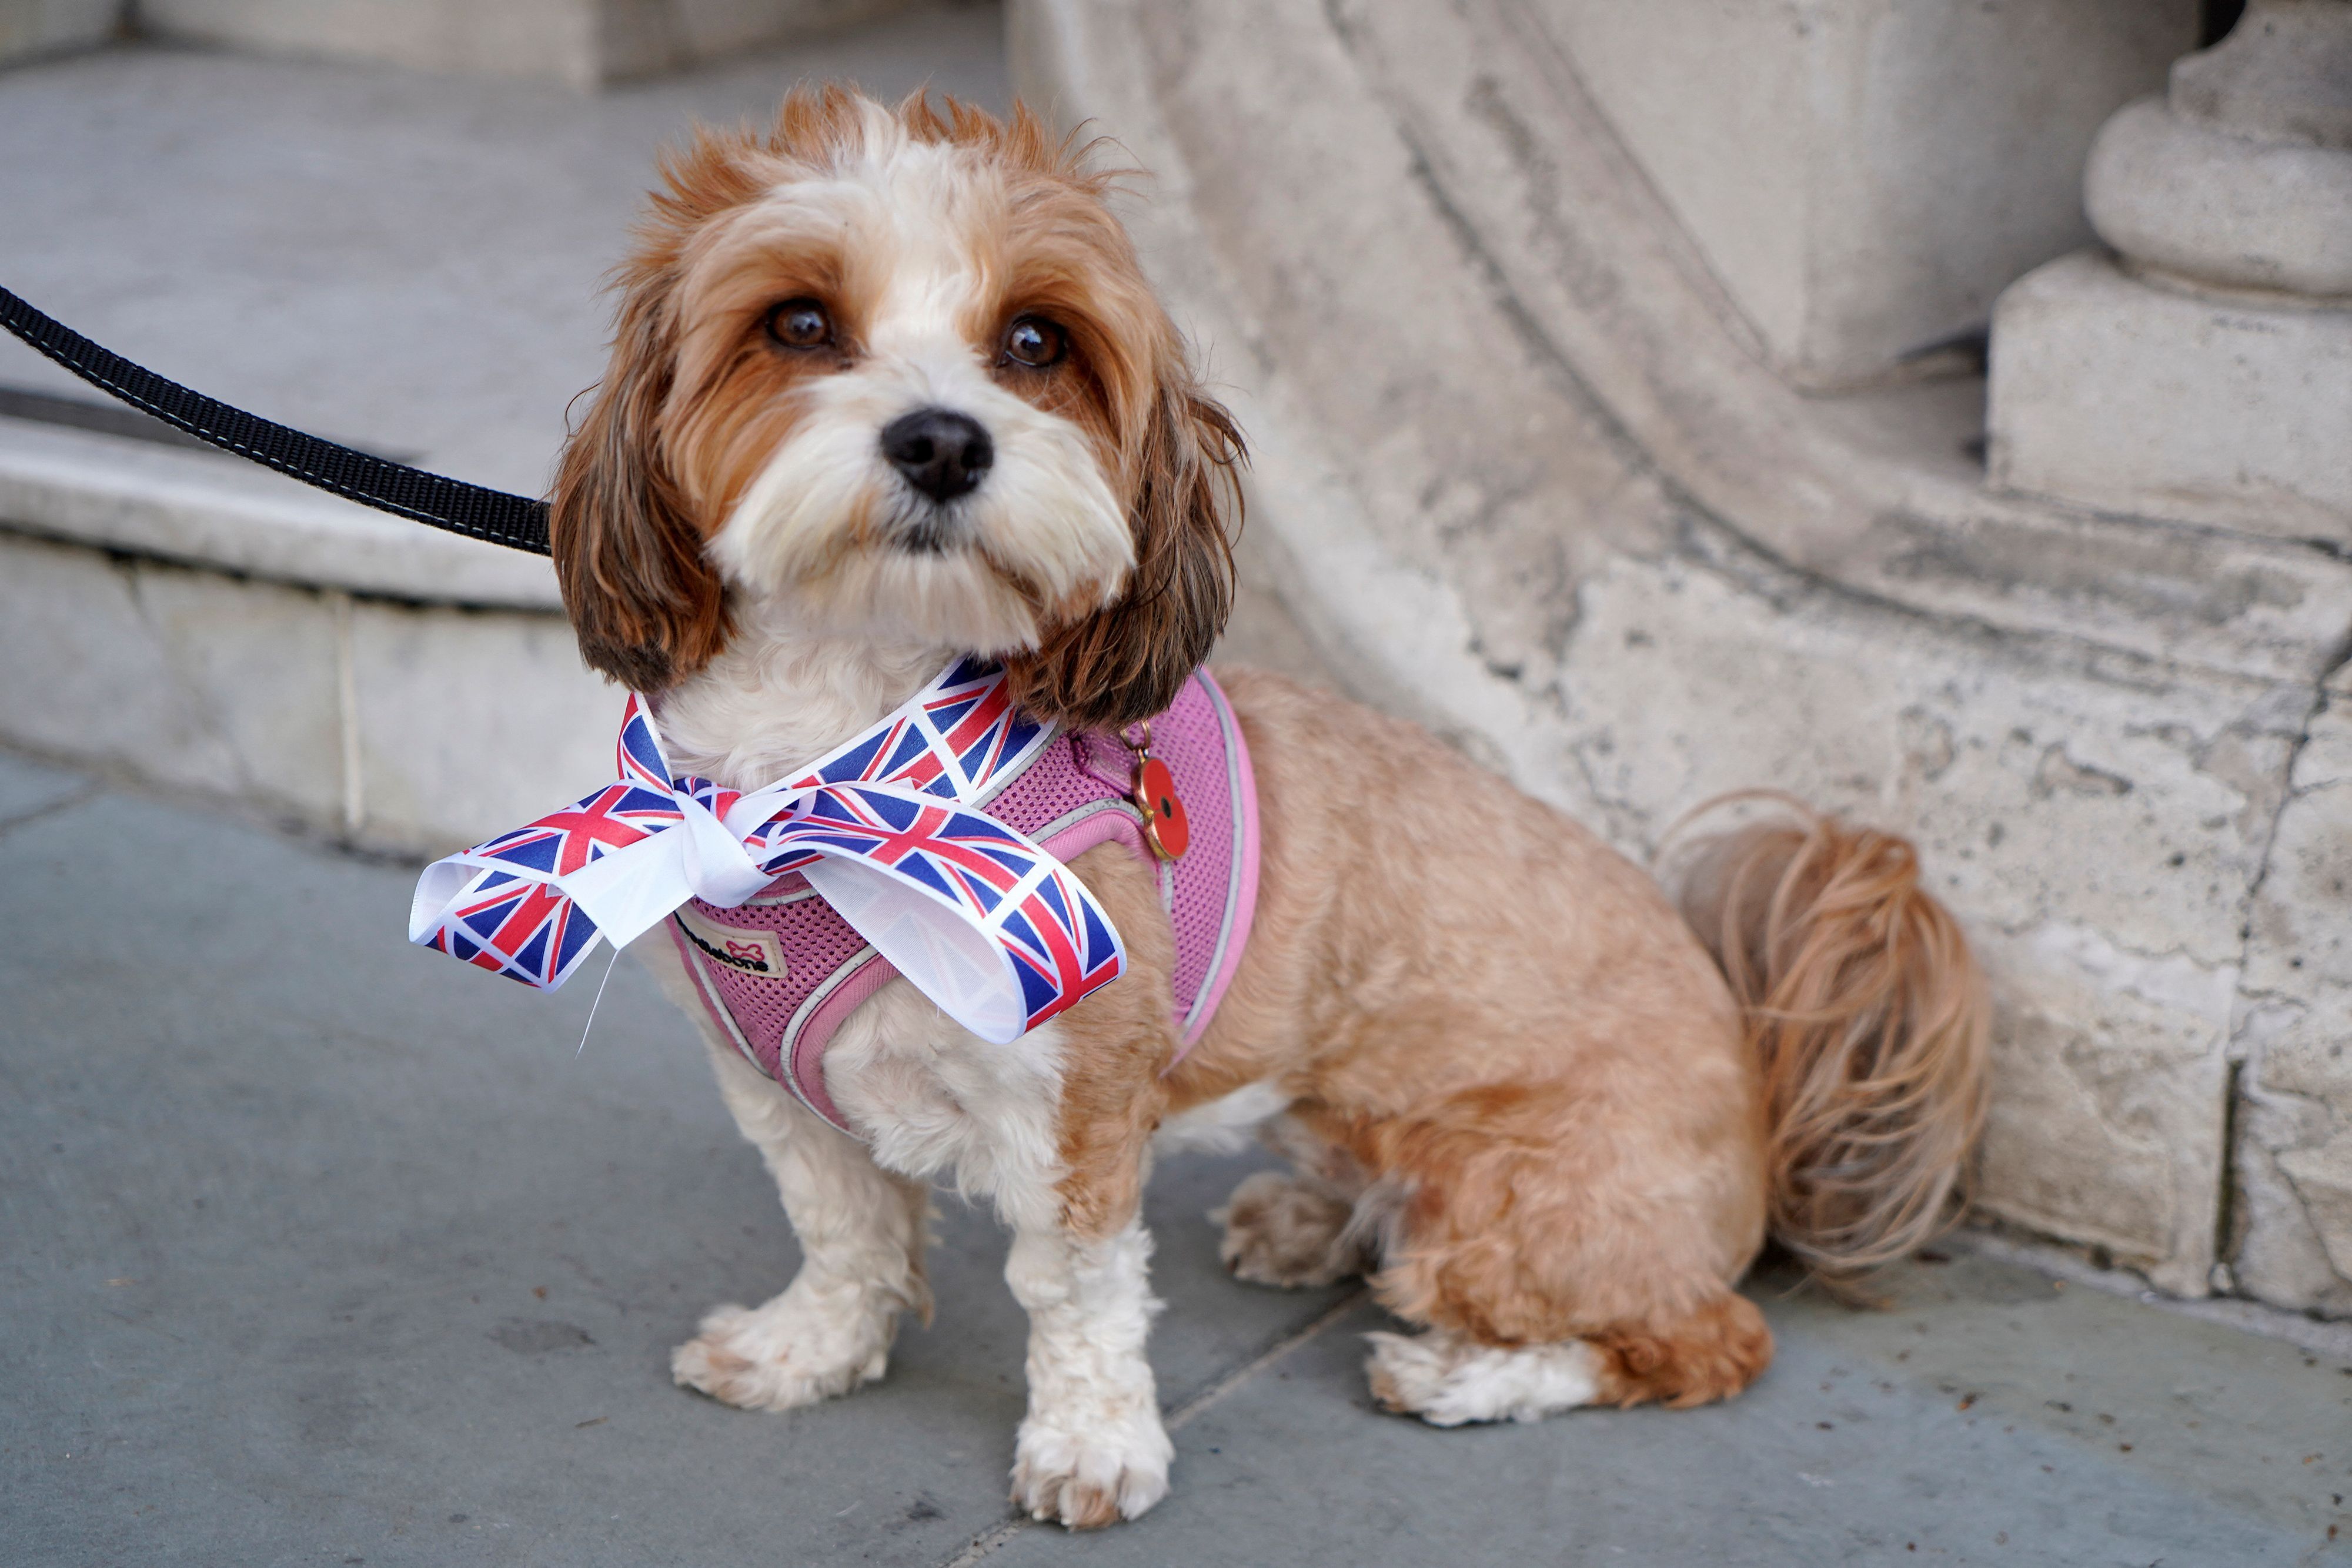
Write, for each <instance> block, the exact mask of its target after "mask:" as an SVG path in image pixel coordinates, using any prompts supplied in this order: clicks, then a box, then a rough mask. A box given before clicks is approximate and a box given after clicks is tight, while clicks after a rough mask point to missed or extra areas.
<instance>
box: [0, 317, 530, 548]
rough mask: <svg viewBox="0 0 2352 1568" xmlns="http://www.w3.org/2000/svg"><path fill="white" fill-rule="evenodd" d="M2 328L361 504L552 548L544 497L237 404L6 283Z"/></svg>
mask: <svg viewBox="0 0 2352 1568" xmlns="http://www.w3.org/2000/svg"><path fill="white" fill-rule="evenodd" d="M0 327H5V328H7V329H8V330H10V331H11V332H14V333H15V334H16V336H17V337H19V338H22V339H23V340H25V341H26V342H27V343H30V344H31V345H32V346H33V347H34V348H36V349H38V350H40V351H41V352H42V353H44V354H47V356H48V357H49V358H50V359H52V360H55V361H57V362H58V364H60V365H63V366H64V367H65V368H66V369H68V370H69V371H72V372H73V373H74V374H76V375H78V376H79V377H80V378H81V379H82V380H84V381H86V382H89V384H90V385H92V386H94V387H96V388H98V389H99V390H100V392H106V393H107V394H109V395H110V396H112V397H118V398H121V400H122V401H123V402H127V403H129V404H130V405H131V407H133V408H135V409H138V410H140V411H141V412H142V413H151V414H152V415H154V416H155V417H156V418H157V419H160V420H162V421H163V423H166V424H169V425H173V426H174V427H176V428H178V429H180V430H184V431H186V432H187V433H188V434H190V435H193V436H194V437H195V438H196V439H197V440H199V441H205V442H209V443H211V444H213V445H215V446H217V447H219V448H220V449H221V450H222V451H224V452H234V453H236V455H238V456H239V457H247V458H250V459H252V460H253V461H254V462H256V463H258V464H261V465H264V466H265V467H269V468H275V469H277V470H278V472H279V473H280V474H285V475H289V476H291V477H293V478H296V479H299V480H301V481H302V482H303V483H304V484H306V485H316V486H319V488H320V489H321V490H331V491H332V492H333V493H334V494H336V495H338V496H341V497H343V499H345V500H347V501H357V502H358V503H359V504H360V505H362V506H363V507H375V508H376V509H377V510H379V511H384V512H391V513H393V514H394V515H395V516H398V517H408V518H412V519H414V520H415V521H416V522H420V523H429V524H431V525H432V526H433V527H434V528H446V529H448V530H449V531H450V532H451V533H453V534H464V535H466V536H467V537H468V538H478V539H487V540H488V541H489V542H490V543H492V544H496V545H505V546H506V547H508V548H509V549H519V550H529V551H530V553H531V554H533V555H545V554H547V553H548V544H547V503H546V502H544V501H534V500H532V499H531V498H530V497H528V496H510V495H509V494H507V493H506V492H505V491H504V490H489V489H485V488H483V487H482V486H479V485H468V484H467V483H466V482H465V481H463V480H461V479H447V478H444V477H442V476H440V475H438V474H428V473H426V472H425V470H424V469H422V468H411V467H410V466H408V465H406V464H404V463H390V462H386V461H385V460H384V459H383V458H381V457H371V456H369V455H367V454H366V453H364V452H354V451H352V449H351V448H350V447H348V446H338V445H336V444H334V443H333V442H331V441H321V440H320V439H319V438H318V437H317V436H315V435H305V434H302V433H301V432H300V431H299V430H294V429H291V428H289V427H288V426H286V425H283V424H274V423H271V422H270V421H268V420H266V419H260V418H257V417H256V416H254V415H253V414H249V413H246V412H245V411H244V410H243V409H237V408H231V407H229V405H228V404H226V403H225V402H216V401H215V400H214V399H212V398H208V397H206V396H205V395H204V393H202V392H191V391H190V390H188V389H187V388H186V387H184V386H182V385H181V384H180V383H179V382H171V381H165V380H164V379H163V377H162V376H159V375H157V374H156V373H155V372H154V371H149V370H143V369H142V368H141V367H139V366H137V365H134V364H132V363H131V361H129V360H126V359H124V358H123V357H122V356H121V355H120V354H116V353H110V352H109V351H108V350H104V349H101V348H100V347H99V346H98V345H97V344H96V343H93V342H91V341H90V340H89V339H88V338H85V337H83V336H82V335H81V334H80V333H79V332H77V331H75V330H74V329H72V328H70V327H68V326H67V325H66V324H65V323H63V322H62V321H59V320H57V319H55V318H53V317H49V316H45V315H43V314H42V313H41V312H40V311H38V310H36V309H34V308H32V307H31V306H30V305H27V304H26V303H25V302H24V301H23V300H22V299H19V298H17V297H16V296H15V295H14V294H11V293H9V292H8V291H7V290H6V289H5V288H0Z"/></svg>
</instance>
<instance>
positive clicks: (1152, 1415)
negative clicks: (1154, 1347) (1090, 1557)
mask: <svg viewBox="0 0 2352 1568" xmlns="http://www.w3.org/2000/svg"><path fill="white" fill-rule="evenodd" d="M1150 1258H1151V1236H1150V1232H1149V1231H1147V1230H1145V1229H1144V1228H1143V1220H1142V1217H1141V1216H1140V1215H1135V1216H1131V1217H1129V1219H1128V1220H1127V1222H1126V1223H1125V1224H1124V1225H1123V1226H1121V1227H1119V1228H1118V1229H1117V1230H1115V1231H1113V1232H1112V1233H1111V1234H1110V1235H1108V1236H1107V1237H1103V1238H1101V1239H1087V1238H1086V1237H1084V1236H1082V1235H1079V1234H1076V1233H1075V1232H1073V1231H1072V1230H1071V1229H1070V1228H1068V1227H1067V1226H1066V1225H1065V1224H1059V1223H1057V1224H1054V1225H1048V1226H1040V1227H1036V1228H1021V1229H1017V1230H1016V1231H1015V1232H1014V1235H1013V1253H1012V1257H1011V1259H1010V1260H1008V1261H1007V1263H1006V1265H1005V1278H1006V1279H1007V1280H1008V1281H1010V1282H1011V1283H1012V1286H1013V1295H1014V1296H1015V1297H1016V1298H1017V1299H1018V1300H1019V1301H1020V1302H1021V1304H1022V1306H1024V1308H1026V1309H1028V1312H1029V1414H1028V1416H1027V1418H1026V1419H1024V1421H1023V1422H1022V1423H1021V1437H1020V1441H1019V1444H1018V1446H1017V1448H1016V1449H1015V1458H1014V1462H1013V1500H1014V1501H1015V1502H1016V1503H1018V1504H1020V1505H1021V1506H1022V1507H1023V1508H1025V1509H1027V1510H1028V1511H1030V1513H1031V1514H1032V1515H1034V1517H1036V1518H1038V1519H1056V1520H1059V1521H1062V1522H1063V1523H1064V1524H1066V1525H1069V1526H1070V1527H1072V1528H1073V1529H1079V1530H1084V1529H1091V1528H1093V1527H1095V1526H1097V1525H1104V1524H1109V1523H1112V1522H1114V1521H1117V1520H1119V1519H1134V1518H1136V1517H1138V1516H1139V1515H1140V1514H1141V1513H1142V1512H1143V1511H1145V1510H1146V1509H1148V1508H1150V1506H1151V1505H1152V1504H1153V1503H1156V1502H1158V1501H1159V1500H1160V1499H1161V1498H1162V1497H1165V1496H1166V1495H1167V1493H1168V1464H1169V1461H1170V1459H1171V1458H1173V1457H1174V1455H1175V1449H1174V1448H1172V1447H1171V1445H1170V1443H1169V1441H1168V1433H1167V1430H1166V1428H1164V1427H1162V1426H1161V1425H1160V1396H1159V1391H1158V1389H1157V1388H1156V1387H1155V1386H1154V1385H1153V1383H1152V1379H1151V1364H1150V1362H1149V1361H1147V1360H1146V1359H1145V1358H1144V1348H1143V1347H1144V1339H1145V1336H1146V1334H1147V1333H1149V1332H1150V1325H1151V1318H1152V1314H1153V1313H1154V1312H1158V1311H1159V1309H1160V1303H1159V1302H1158V1301H1154V1300H1153V1299H1152V1295H1151V1286H1150V1277H1149V1264H1150Z"/></svg>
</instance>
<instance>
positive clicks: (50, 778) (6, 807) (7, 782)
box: [0, 751, 96, 831]
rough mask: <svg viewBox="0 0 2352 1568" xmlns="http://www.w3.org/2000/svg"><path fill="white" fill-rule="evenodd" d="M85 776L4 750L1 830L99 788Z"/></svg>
mask: <svg viewBox="0 0 2352 1568" xmlns="http://www.w3.org/2000/svg"><path fill="white" fill-rule="evenodd" d="M95 788H96V786H95V784H94V783H93V782H92V781H91V780H90V779H89V778H88V777H87V776H86V775H84V774H80V773H76V772H74V771H73V770H71V769H70V768H58V767H53V766H51V765H50V764H48V763H46V762H36V761H34V760H33V759H32V758H29V757H17V756H14V755H12V754H10V753H8V752H5V751H0V831H6V829H7V827H8V825H9V824H10V823H12V822H20V821H24V820H25V819H26V818H27V817H33V816H37V815H39V814H40V813H41V812H43V811H51V810H56V809H57V808H58V807H59V806H61V805H63V804H65V803H66V802H67V801H68V800H73V799H74V798H75V797H76V796H78V795H81V794H84V793H87V792H89V790H91V789H95Z"/></svg>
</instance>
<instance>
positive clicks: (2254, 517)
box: [1989, 0, 2352, 544]
mask: <svg viewBox="0 0 2352 1568" xmlns="http://www.w3.org/2000/svg"><path fill="white" fill-rule="evenodd" d="M2084 205H2085V207H2086V209H2087V210H2088V212H2089V214H2090V218H2091V222H2092V224H2093V225H2094V226H2095V228H2096V229H2097V231H2098V234H2099V236H2100V237H2101V238H2102V239H2104V240H2105V241H2106V243H2107V245H2108V246H2112V247H2113V249H2112V251H2108V252H2100V251H2084V252H2079V253H2077V254H2075V255H2074V256H2067V257H2065V258H2063V259H2062V260H2060V261H2057V262H2053V263H2052V264H2051V265H2050V266H2048V267H2043V268H2042V269H2040V270H2039V271H2036V272H2034V273H2032V274H2031V275H2029V276H2027V277H2024V278H2022V279H2021V280H2020V281H2019V282H2018V283H2016V284H2015V285H2014V286H2012V287H2011V288H2010V289H2009V290H2008V291H2007V292H2006V293H2005V294H2003V295H2002V297H2001V300H2000V307H1999V309H1998V311H1997V313H1996V315H1995V317H1994V322H1993V338H1992V385H1991V402H1990V408H1991V412H1990V433H1989V434H1990V443H1989V454H1990V471H1991V479H1992V482H1993V483H1994V484H1995V485H1996V486H2000V487H2003V488H2006V489H2011V490H2015V491H2021V492H2025V493H2030V494H2034V495H2041V496H2047V497H2053V498H2055V499H2058V500H2062V501H2066V502H2070V503H2074V504H2075V505H2079V506H2084V507H2095V508H2097V509H2100V510H2104V511H2116V512H2127V513H2132V514H2135V515H2138V516H2144V517H2169V518H2177V519H2179V520H2182V521H2187V522H2194V523H2200V524H2210V525H2219V526H2221V527H2226V528H2244V529H2248V530H2251V531H2254V532H2260V533H2265V534H2271V535H2274V536H2278V537H2282V538H2323V539H2327V540H2330V541H2332V542H2335V543H2338V544H2341V543H2346V542H2352V0H2255V4H2254V5H2252V6H2251V7H2250V8H2249V9H2248V11H2247V13H2246V15H2245V16H2244V18H2243V19H2242V21H2241V22H2240V23H2239V25H2238V26H2237V27H2236V28H2235V29H2234V30H2233V31H2232V32H2231V35H2230V37H2228V38H2227V39H2225V40H2224V41H2223V42H2222V43H2221V44H2220V45H2218V46H2217V47H2214V48H2211V49H2209V50H2207V51H2205V52H2204V53H2202V54H2198V55H2192V56H2190V57H2188V58H2187V59H2184V60H2182V61H2180V62H2179V65H2177V66H2176V67H2175V68H2174V69H2173V73H2172V85H2171V89H2170V91H2169V92H2168V94H2167V95H2166V96H2165V97H2163V98H2161V99H2153V98H2152V99H2143V100H2141V101H2139V102H2137V103H2135V104H2133V105H2131V106H2130V107H2128V108H2126V109H2125V110H2123V111H2122V112H2120V113H2118V114H2117V115H2116V117H2115V118H2114V119H2113V120H2109V121H2108V122H2107V124H2106V126H2105V128H2104V129H2103V130H2102V131H2100V133H2099V139H2098V141H2097V142H2096V143H2095V145H2094V147H2093V149H2092V152H2091V158H2090V163H2089V167H2088V170H2087V171H2086V173H2085V176H2084Z"/></svg>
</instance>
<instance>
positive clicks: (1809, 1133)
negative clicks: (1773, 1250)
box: [1682, 797, 1988, 1295]
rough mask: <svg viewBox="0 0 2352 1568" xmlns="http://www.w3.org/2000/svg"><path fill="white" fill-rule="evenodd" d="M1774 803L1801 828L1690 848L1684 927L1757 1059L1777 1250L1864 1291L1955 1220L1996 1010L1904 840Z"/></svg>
mask: <svg viewBox="0 0 2352 1568" xmlns="http://www.w3.org/2000/svg"><path fill="white" fill-rule="evenodd" d="M1776 799H1781V800H1782V803H1783V804H1785V805H1788V806H1790V807H1793V808H1794V810H1795V811H1796V812H1797V813H1798V814H1799V820H1798V821H1795V822H1790V821H1775V822H1768V823H1763V824H1759V825H1757V826H1752V827H1748V828H1744V829H1739V830H1737V831H1730V832H1727V833H1724V834H1721V835H1719V836H1717V837H1716V838H1712V839H1709V840H1706V841H1703V842H1701V843H1699V844H1697V845H1696V846H1695V853H1694V855H1693V858H1692V861H1691V869H1690V870H1689V872H1688V873H1687V874H1686V875H1685V878H1684V881H1683V894H1682V905H1683V914H1684V916H1685V918H1686V919H1688V920H1689V921H1690V923H1691V925H1692V926H1693V927H1694V928H1695V929H1696V931H1697V932H1698V934H1699V936H1700V937H1701V938H1702V939H1703V940H1704V941H1705V942H1706V944H1707V946H1709V947H1710V948H1711V949H1712V950H1713V951H1714V953H1715V956H1716V961H1717V963H1718V964H1719V965H1721V966H1722V968H1723V973H1724V977H1725V978H1726V979H1727V980H1729V981H1730V983H1731V990H1732V995H1733V996H1734V997H1735V998H1738V1002H1739V1006H1740V1011H1741V1013H1742V1015H1743V1016H1744V1017H1745V1019H1746V1020H1747V1030H1748V1040H1750V1041H1751V1042H1752V1044H1753V1046H1754V1048H1755V1050H1756V1051H1757V1054H1758V1056H1759V1059H1760V1060H1761V1061H1762V1062H1763V1067H1764V1085H1765V1094H1766V1103H1767V1106H1768V1108H1769V1118H1770V1119H1769V1140H1770V1141H1769V1145H1768V1150H1769V1155H1768V1159H1769V1164H1768V1166H1767V1169H1768V1173H1769V1178H1770V1187H1769V1190H1770V1204H1771V1207H1770V1211H1769V1212H1770V1225H1771V1233H1772V1237H1773V1239H1775V1240H1776V1241H1778V1242H1780V1245H1782V1246H1783V1247H1785V1248H1787V1249H1789V1251H1790V1252H1791V1253H1793V1254H1794V1255H1795V1256H1796V1257H1797V1258H1798V1259H1799V1260H1801V1261H1802V1262H1803V1263H1805V1264H1806V1265H1807V1266H1808V1267H1809V1268H1810V1269H1811V1270H1812V1271H1813V1272H1814V1273H1815V1275H1817V1276H1818V1277H1819V1278H1820V1279H1821V1280H1822V1281H1823V1282H1824V1283H1825V1284H1827V1285H1828V1286H1830V1287H1831V1288H1832V1290H1835V1291H1839V1292H1840V1293H1842V1294H1849V1295H1852V1294H1856V1293H1858V1292H1856V1291H1854V1289H1853V1287H1854V1283H1855V1281H1857V1280H1858V1279H1859V1277H1860V1276H1862V1275H1863V1274H1864V1273H1867V1272H1868V1271H1869V1270H1873V1269H1875V1268H1878V1267H1880V1266H1881V1265H1883V1264H1886V1263H1890V1262H1893V1261H1894V1260H1895V1259H1898V1258H1901V1257H1903V1256H1905V1255H1906V1254H1907V1253H1909V1252H1911V1251H1913V1250H1915V1249H1917V1248H1918V1247H1919V1246H1920V1245H1922V1244H1923V1243H1925V1242H1926V1241H1927V1240H1928V1239H1930V1238H1932V1237H1933V1236H1934V1235H1935V1234H1936V1233H1937V1231H1939V1230H1941V1229H1942V1228H1944V1227H1946V1226H1947V1225H1948V1224H1950V1223H1951V1221H1952V1220H1953V1218H1956V1217H1957V1211H1958V1207H1959V1205H1958V1203H1956V1202H1955V1199H1956V1197H1958V1198H1964V1197H1965V1196H1966V1193H1965V1188H1966V1185H1967V1182H1968V1180H1969V1151H1970V1150H1971V1148H1972V1147H1973V1146H1974V1145H1975V1143H1976V1139H1977V1135H1978V1134H1979V1132H1980V1131H1981V1130H1982V1128H1983V1125H1984V1116H1985V1067H1986V1054H1987V1043H1986V1037H1987V1023H1988V1003H1987V1001H1986V998H1985V988H1984V979H1983V976H1982V975H1981V973H1980V972H1979V970H1978V968H1977V964H1976V959H1975V957H1974V956H1973V955H1972V954H1970V952H1969V945H1968V941H1967V939H1966V938H1965V937H1963V936H1961V935H1960V930H1959V926H1958V925H1957V924H1956V923H1955V922H1954V921H1953V919H1952V916H1951V915H1950V913H1949V912H1948V911H1947V910H1946V909H1945V908H1944V906H1943V905H1942V904H1938V903H1937V901H1936V900H1935V898H1933V897H1932V896H1930V895H1929V894H1928V893H1927V891H1926V890H1925V889H1924V888H1922V887H1921V886H1920V885H1919V858H1918V854H1917V852H1916V851H1914V850H1913V849H1912V847H1911V845H1910V843H1909V842H1908V841H1906V840H1904V839H1901V838H1897V837H1895V835H1894V834H1891V833H1882V832H1877V831H1873V830H1871V829H1868V828H1853V827H1848V826H1847V825H1846V824H1844V823H1843V822H1841V821H1838V820H1837V819H1835V818H1833V817H1828V816H1823V815H1822V814H1820V813H1818V812H1816V811H1813V810H1811V809H1810V808H1808V807H1805V806H1803V805H1802V804H1801V802H1797V801H1794V800H1786V799H1785V798H1779V797H1776Z"/></svg>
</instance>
